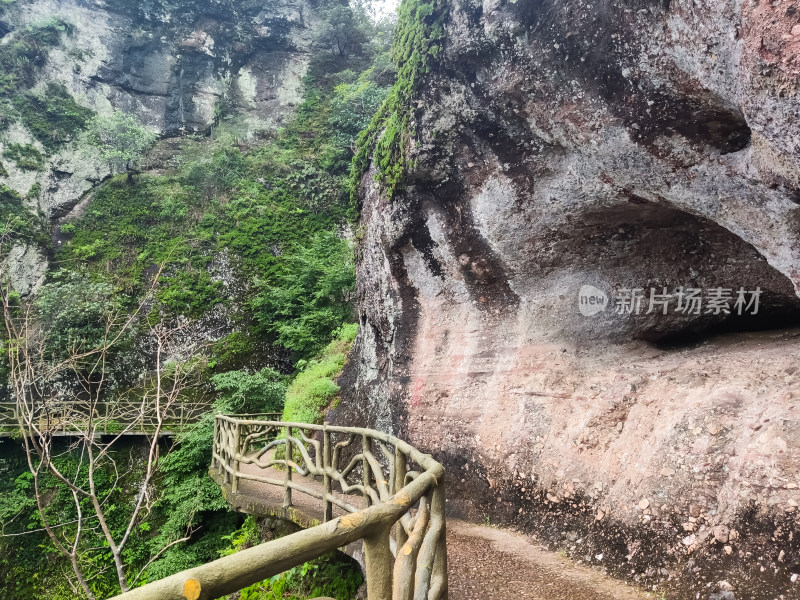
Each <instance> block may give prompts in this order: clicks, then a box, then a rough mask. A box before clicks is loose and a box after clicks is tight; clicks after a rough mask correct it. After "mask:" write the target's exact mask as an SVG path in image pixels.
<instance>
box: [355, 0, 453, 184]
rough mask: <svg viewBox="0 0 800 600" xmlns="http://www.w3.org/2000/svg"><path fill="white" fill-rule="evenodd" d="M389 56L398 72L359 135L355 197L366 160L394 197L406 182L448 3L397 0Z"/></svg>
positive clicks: (440, 45) (442, 33)
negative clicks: (422, 94)
mask: <svg viewBox="0 0 800 600" xmlns="http://www.w3.org/2000/svg"><path fill="white" fill-rule="evenodd" d="M399 13H400V14H399V19H398V23H397V30H396V31H395V35H394V40H393V43H392V48H391V58H392V60H393V62H394V64H396V65H397V69H398V70H397V77H396V79H395V83H394V85H393V86H392V89H391V90H390V92H389V94H388V96H387V98H386V100H385V101H384V103H383V104H382V105H381V107H380V109H379V110H378V111H377V112H376V113H375V115H374V116H373V118H372V120H371V121H370V123H369V125H368V126H367V127H366V128H365V129H364V130H363V131H362V132H361V134H360V135H359V137H358V142H357V147H358V150H357V152H356V155H355V157H354V159H353V163H352V169H351V176H350V193H351V197H352V198H353V199H354V200H355V198H356V197H357V195H358V189H359V187H360V185H361V179H362V177H363V175H364V173H365V172H366V171H367V169H368V168H369V166H370V164H372V165H374V167H375V170H376V172H375V178H376V180H377V181H378V182H379V183H380V184H381V187H382V188H383V192H384V194H385V195H386V196H387V197H388V198H392V197H393V196H394V195H395V193H397V192H400V191H401V190H402V189H403V187H404V184H405V176H406V171H407V169H408V168H409V167H410V166H412V165H410V164H409V161H408V151H409V147H410V146H411V144H412V140H413V139H414V136H415V134H416V129H415V122H414V111H415V110H416V108H417V106H416V100H417V98H418V92H419V90H420V88H421V84H422V79H423V77H425V76H426V75H427V74H428V73H430V71H431V69H432V67H433V65H434V61H435V60H436V58H437V56H438V55H439V53H440V52H441V50H442V44H443V42H444V23H445V19H446V18H447V14H448V11H447V3H446V2H444V0H429V1H428V2H425V1H422V0H406V1H404V2H402V3H401V4H400V10H399Z"/></svg>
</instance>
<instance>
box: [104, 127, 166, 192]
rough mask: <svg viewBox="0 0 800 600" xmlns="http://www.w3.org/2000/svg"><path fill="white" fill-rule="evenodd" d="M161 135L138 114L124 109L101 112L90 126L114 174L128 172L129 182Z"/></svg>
mask: <svg viewBox="0 0 800 600" xmlns="http://www.w3.org/2000/svg"><path fill="white" fill-rule="evenodd" d="M157 138H158V136H157V135H156V134H155V133H154V132H153V131H152V130H150V129H148V128H147V127H144V126H143V125H142V124H141V123H139V121H138V120H136V118H135V117H133V116H131V115H127V114H125V113H122V112H113V113H111V115H98V116H97V117H95V118H94V120H93V121H92V124H91V128H90V140H91V141H92V142H93V143H94V144H95V145H96V146H98V147H99V148H100V152H101V154H102V156H103V160H105V161H106V162H107V163H108V166H109V168H110V169H111V173H112V174H113V173H127V174H128V181H131V180H132V179H133V175H134V173H138V172H139V170H140V169H141V165H142V161H144V159H145V157H146V156H147V153H148V152H149V151H150V150H151V149H152V147H153V145H154V144H155V143H156V139H157Z"/></svg>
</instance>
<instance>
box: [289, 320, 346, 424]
mask: <svg viewBox="0 0 800 600" xmlns="http://www.w3.org/2000/svg"><path fill="white" fill-rule="evenodd" d="M357 332H358V325H357V324H356V323H353V324H352V325H344V326H342V328H341V330H340V331H339V334H338V336H337V337H336V339H335V340H333V341H332V342H331V343H330V344H328V346H327V347H326V348H325V350H323V352H322V353H321V354H320V356H319V357H318V358H316V359H314V360H311V361H309V362H307V363H305V364H302V370H301V371H300V373H298V375H297V377H295V379H294V381H292V383H291V385H290V386H289V389H288V390H287V391H286V404H285V406H284V408H283V420H284V421H290V422H293V423H321V422H322V420H323V412H324V411H325V409H327V408H329V407H333V405H334V404H335V401H336V398H337V396H338V394H339V386H338V385H337V384H336V382H335V381H334V379H336V377H338V376H339V374H340V373H341V372H342V368H343V367H344V363H345V362H346V360H347V353H348V352H349V351H350V347H351V346H352V344H353V340H355V338H356V333H357Z"/></svg>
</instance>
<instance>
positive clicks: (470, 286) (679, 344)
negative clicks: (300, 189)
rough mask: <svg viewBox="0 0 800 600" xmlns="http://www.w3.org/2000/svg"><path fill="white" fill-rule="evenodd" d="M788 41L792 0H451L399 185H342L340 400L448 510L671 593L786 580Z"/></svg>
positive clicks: (793, 167) (792, 100)
mask: <svg viewBox="0 0 800 600" xmlns="http://www.w3.org/2000/svg"><path fill="white" fill-rule="evenodd" d="M798 53H800V7H798V6H797V4H796V3H794V2H785V1H784V2H780V1H779V2H763V1H758V0H754V1H752V2H740V1H738V0H721V1H718V2H710V1H699V2H698V1H696V0H660V1H658V2H656V1H655V0H649V1H646V0H604V1H601V2H585V1H579V0H558V1H556V0H517V1H516V2H511V1H508V2H503V1H501V0H486V1H485V2H483V3H481V2H476V1H473V0H454V1H453V2H452V5H451V7H450V15H449V23H448V26H447V43H446V48H445V52H444V55H443V56H442V57H441V60H440V62H439V64H438V65H437V67H436V69H435V70H434V72H433V73H432V74H431V75H430V77H429V78H428V81H427V83H426V86H425V89H424V90H422V97H421V99H420V101H419V103H418V110H417V122H416V129H417V132H418V138H417V140H416V143H415V144H414V146H413V148H411V149H410V151H411V152H412V154H413V159H415V160H416V165H417V166H416V168H415V170H414V171H413V172H411V173H409V174H408V183H409V185H408V188H407V189H406V192H405V193H404V194H402V195H401V196H400V197H396V198H395V199H394V200H392V201H389V200H387V199H386V198H385V197H383V196H382V195H381V193H380V190H379V189H378V188H377V187H376V185H375V184H374V182H373V180H372V174H371V173H369V174H367V175H366V176H365V178H364V180H363V185H362V203H363V213H362V225H363V228H364V236H363V242H362V243H361V245H360V247H359V248H358V256H359V262H358V266H357V270H358V282H359V293H358V296H359V311H360V318H361V329H360V333H359V337H358V339H357V341H356V345H355V350H354V353H353V358H352V360H351V363H350V365H349V367H348V370H347V371H346V373H345V374H344V377H343V378H342V383H343V384H344V385H345V388H346V390H347V391H348V392H349V393H346V394H345V398H346V399H345V400H344V401H343V403H342V406H341V407H340V409H339V415H338V418H340V419H353V418H357V419H359V420H360V421H361V422H362V423H364V424H368V425H372V426H378V427H382V428H384V429H387V430H394V431H396V432H399V433H400V434H401V435H403V436H406V437H408V438H409V440H410V441H411V443H413V444H415V445H417V446H418V447H421V448H424V449H426V450H428V451H430V452H432V453H434V455H436V456H437V457H438V458H440V459H442V460H444V461H445V463H446V464H447V467H448V476H449V483H448V485H449V490H450V493H449V505H450V507H451V510H452V511H453V512H454V513H457V514H462V515H467V516H470V517H471V518H473V519H479V520H481V521H483V519H484V518H486V516H488V515H491V519H492V522H495V521H497V520H500V521H504V522H506V523H510V524H514V525H516V526H519V527H522V528H525V529H528V530H532V531H536V532H538V533H540V534H541V535H542V536H543V538H544V539H547V540H549V541H550V542H552V543H554V544H557V545H560V546H561V547H563V548H565V549H567V550H568V551H570V552H572V553H573V554H574V555H575V556H576V557H578V558H580V559H581V560H586V561H588V562H590V563H592V564H597V565H599V566H600V567H601V568H606V569H608V570H610V571H613V572H616V573H618V574H621V575H623V576H626V577H632V578H635V579H636V580H638V581H640V582H642V583H644V584H646V585H659V586H663V587H662V589H669V590H671V589H675V590H679V591H678V592H677V593H678V595H677V596H676V597H681V598H682V597H686V598H688V597H692V598H694V597H707V596H708V595H709V594H713V593H717V592H720V591H723V592H724V591H726V589H727V586H726V585H722V587H720V584H719V581H720V580H723V579H726V578H727V579H728V583H730V585H731V586H733V588H734V590H735V591H734V593H735V594H736V596H735V597H736V598H759V599H763V598H772V597H779V596H780V595H781V594H784V596H783V597H786V598H789V597H797V596H798V595H799V594H800V588H798V587H797V585H798V584H796V583H794V582H793V581H792V580H793V579H794V580H795V581H796V580H797V579H798V578H797V576H794V577H793V574H795V573H798V572H799V571H800V548H799V547H798V534H800V527H798V521H797V506H798V503H800V493H798V486H800V396H798V394H799V393H800V392H798V390H800V386H799V385H798V384H800V332H799V331H798V329H797V328H796V327H797V326H798V325H800V302H799V301H798V298H797V293H798V290H800V207H799V206H798V203H800V191H798V190H800V146H798V143H800V123H798V115H799V114H800V96H798V82H799V81H800V80H799V79H798V75H800V57H799V56H798ZM585 285H589V286H593V287H594V288H597V289H598V290H600V291H602V292H603V293H604V294H605V295H606V297H607V298H608V305H607V306H606V309H605V310H604V311H601V312H599V313H597V314H595V315H593V316H584V315H583V314H582V313H581V312H580V311H579V305H578V301H579V292H580V290H581V288H582V287H583V286H585ZM665 288H666V291H667V293H668V295H670V294H671V300H670V302H671V304H669V305H668V308H669V310H668V314H666V315H664V314H663V312H662V311H661V309H660V306H658V305H657V306H656V307H655V310H653V311H650V312H649V314H648V308H649V307H648V306H647V304H648V301H649V297H647V296H648V295H649V293H650V290H651V289H653V290H656V291H657V293H659V294H661V293H662V292H663V291H664V289H665ZM680 288H684V289H701V290H704V294H705V295H706V297H708V295H709V294H711V293H713V292H709V290H714V289H718V288H723V289H730V290H732V294H733V295H734V296H735V295H736V291H738V290H739V289H742V290H745V291H754V290H756V289H760V290H761V296H760V300H761V303H760V308H759V311H758V314H756V315H752V314H747V311H743V312H744V314H742V315H738V314H736V312H737V311H736V310H734V308H733V307H734V305H733V303H731V305H730V309H731V312H730V314H726V313H725V312H724V311H720V312H718V313H717V314H715V313H714V311H713V310H711V311H709V310H707V306H708V305H704V307H703V309H702V311H701V312H700V313H699V314H685V313H682V312H677V311H676V310H675V308H676V305H677V302H678V297H677V294H676V291H677V290H679V289H680ZM632 289H641V290H644V292H643V294H644V296H645V299H644V307H643V310H641V312H640V314H636V313H635V311H631V312H626V311H625V310H622V311H621V314H620V313H619V312H618V311H617V310H616V307H615V305H614V304H615V298H622V297H623V296H624V294H625V290H632ZM750 312H752V310H751V311H750ZM696 594H700V596H696ZM669 597H671V596H669Z"/></svg>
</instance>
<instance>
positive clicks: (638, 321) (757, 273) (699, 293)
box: [561, 197, 800, 350]
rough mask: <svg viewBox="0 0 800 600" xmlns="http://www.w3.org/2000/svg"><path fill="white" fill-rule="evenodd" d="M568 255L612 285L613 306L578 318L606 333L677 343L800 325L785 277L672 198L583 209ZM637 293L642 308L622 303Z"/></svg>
mask: <svg viewBox="0 0 800 600" xmlns="http://www.w3.org/2000/svg"><path fill="white" fill-rule="evenodd" d="M567 238H569V239H567ZM569 254H572V256H569ZM565 255H566V256H567V259H568V260H569V262H570V264H572V266H573V267H578V268H579V269H580V271H581V272H582V273H587V272H591V273H592V277H593V278H594V279H595V281H597V282H599V283H598V285H600V286H601V287H604V288H605V290H606V292H607V293H608V296H609V303H610V305H611V306H612V309H611V310H606V311H605V312H604V313H602V314H600V315H598V316H597V317H595V318H593V319H592V320H584V321H582V322H580V323H582V324H583V325H582V326H583V327H589V328H591V333H592V335H594V336H596V337H599V338H603V339H610V340H614V341H619V342H625V341H633V340H640V341H645V342H648V343H651V344H653V345H654V346H656V347H658V348H660V349H663V350H680V349H688V348H693V347H697V346H699V345H700V344H702V343H703V342H705V341H706V340H709V339H711V338H715V337H717V336H720V335H724V334H732V333H753V332H766V331H779V330H784V331H786V330H792V329H797V328H800V298H798V297H797V295H796V294H795V290H794V286H793V284H792V282H791V281H790V280H789V278H788V277H786V276H785V275H784V274H783V273H781V272H780V271H778V270H777V269H775V268H774V267H772V266H771V265H770V264H769V263H768V262H767V261H766V259H765V258H764V256H762V255H761V254H760V253H759V251H758V250H756V248H755V247H754V246H753V245H751V244H750V243H748V242H746V241H745V240H743V239H742V238H740V237H738V236H737V235H735V234H733V233H732V232H730V231H729V230H727V229H725V228H724V227H722V226H720V225H719V224H717V223H715V222H713V221H711V220H709V219H707V218H704V217H701V216H698V215H694V214H690V213H687V212H685V211H682V210H678V209H676V208H673V207H671V206H669V205H667V204H661V203H654V202H650V201H645V200H644V199H642V198H639V197H636V198H634V199H629V201H627V202H626V203H625V204H622V205H617V206H615V207H611V208H604V209H603V210H593V211H591V212H590V213H587V214H584V215H582V218H581V223H580V225H579V226H577V227H575V228H574V229H573V231H572V232H570V233H568V234H565V239H564V240H563V251H562V253H561V259H562V260H563V259H564V258H565ZM632 290H634V291H632ZM632 294H633V295H637V297H638V298H639V299H640V302H639V305H638V306H636V307H635V308H636V309H634V308H633V307H632V306H631V305H630V304H628V305H625V302H630V300H629V299H630V297H631V295H632ZM620 308H625V309H627V310H620Z"/></svg>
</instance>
